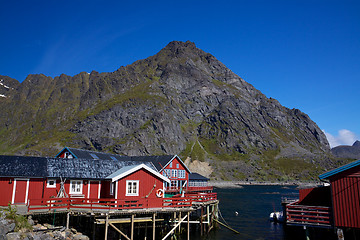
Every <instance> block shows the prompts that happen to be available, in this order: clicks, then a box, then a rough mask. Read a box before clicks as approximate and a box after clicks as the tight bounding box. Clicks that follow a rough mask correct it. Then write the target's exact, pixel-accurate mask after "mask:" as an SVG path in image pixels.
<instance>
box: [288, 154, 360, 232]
mask: <svg viewBox="0 0 360 240" xmlns="http://www.w3.org/2000/svg"><path fill="white" fill-rule="evenodd" d="M319 179H320V180H321V181H323V182H324V186H322V187H317V188H309V189H302V190H299V200H298V201H296V202H294V203H291V204H288V205H287V206H286V214H287V224H288V225H298V226H304V227H315V228H316V227H323V228H333V229H334V230H336V232H337V234H338V236H339V238H341V236H344V234H345V235H346V234H349V235H350V236H351V235H354V236H360V160H357V161H354V162H352V163H349V164H346V165H344V166H341V167H339V168H336V169H333V170H331V171H329V172H326V173H324V174H321V175H320V176H319Z"/></svg>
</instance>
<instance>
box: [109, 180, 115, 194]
mask: <svg viewBox="0 0 360 240" xmlns="http://www.w3.org/2000/svg"><path fill="white" fill-rule="evenodd" d="M114 189H115V183H114V182H111V183H110V195H112V196H113V195H114Z"/></svg>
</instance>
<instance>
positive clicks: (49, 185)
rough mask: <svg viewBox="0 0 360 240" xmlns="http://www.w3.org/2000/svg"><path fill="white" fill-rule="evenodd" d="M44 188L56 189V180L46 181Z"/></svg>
mask: <svg viewBox="0 0 360 240" xmlns="http://www.w3.org/2000/svg"><path fill="white" fill-rule="evenodd" d="M46 187H47V188H56V180H55V179H48V180H47V184H46Z"/></svg>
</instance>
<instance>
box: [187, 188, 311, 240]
mask: <svg viewBox="0 0 360 240" xmlns="http://www.w3.org/2000/svg"><path fill="white" fill-rule="evenodd" d="M215 192H217V193H218V199H219V200H220V204H219V206H220V212H221V215H222V217H223V218H224V219H225V221H226V223H227V224H228V225H229V226H231V227H232V228H234V229H235V230H237V231H239V232H240V234H236V233H234V232H232V231H230V230H228V229H226V228H225V227H220V228H218V229H216V230H214V231H211V233H210V234H208V235H206V236H199V235H198V233H194V234H196V235H195V236H194V235H193V236H192V237H191V239H196V240H200V239H213V240H220V239H221V240H234V239H259V240H261V239H269V240H290V239H291V240H296V239H305V232H304V231H303V230H302V229H298V228H291V229H289V228H287V227H286V226H283V225H282V224H276V223H273V222H270V221H269V215H270V213H271V212H273V211H281V210H282V207H281V198H282V197H290V198H297V197H298V189H296V186H259V185H245V186H243V187H242V188H228V189H215ZM235 212H238V215H236V213H235ZM219 219H220V220H221V221H222V222H224V220H222V219H221V217H220V218H219Z"/></svg>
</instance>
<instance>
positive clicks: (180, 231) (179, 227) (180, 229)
mask: <svg viewBox="0 0 360 240" xmlns="http://www.w3.org/2000/svg"><path fill="white" fill-rule="evenodd" d="M178 219H179V222H180V220H181V212H179V217H178ZM179 233H181V224H180V225H179Z"/></svg>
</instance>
